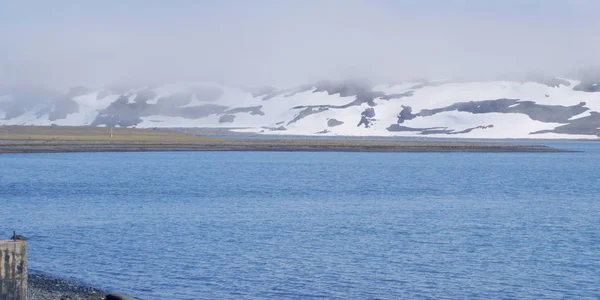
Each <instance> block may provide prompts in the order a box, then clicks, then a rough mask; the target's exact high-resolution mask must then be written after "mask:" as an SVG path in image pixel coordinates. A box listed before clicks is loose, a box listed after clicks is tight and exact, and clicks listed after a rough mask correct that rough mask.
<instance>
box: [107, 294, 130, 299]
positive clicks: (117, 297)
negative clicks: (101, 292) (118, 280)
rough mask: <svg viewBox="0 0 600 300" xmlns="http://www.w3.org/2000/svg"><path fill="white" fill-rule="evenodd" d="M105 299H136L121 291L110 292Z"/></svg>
mask: <svg viewBox="0 0 600 300" xmlns="http://www.w3.org/2000/svg"><path fill="white" fill-rule="evenodd" d="M105 300H135V298H132V297H129V296H127V295H123V294H120V293H110V294H108V295H106V298H105Z"/></svg>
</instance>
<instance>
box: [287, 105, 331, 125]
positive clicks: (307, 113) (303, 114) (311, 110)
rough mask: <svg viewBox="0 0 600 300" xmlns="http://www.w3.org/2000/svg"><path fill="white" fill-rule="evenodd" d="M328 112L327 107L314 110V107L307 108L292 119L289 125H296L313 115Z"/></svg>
mask: <svg viewBox="0 0 600 300" xmlns="http://www.w3.org/2000/svg"><path fill="white" fill-rule="evenodd" d="M326 110H328V108H326V107H317V108H313V107H307V108H305V109H303V110H301V111H300V112H299V113H298V114H297V115H296V117H294V119H292V120H291V121H289V122H288V123H287V124H288V125H290V124H292V123H296V122H298V121H299V120H302V119H303V118H306V117H308V116H310V115H313V114H318V113H322V112H324V111H326Z"/></svg>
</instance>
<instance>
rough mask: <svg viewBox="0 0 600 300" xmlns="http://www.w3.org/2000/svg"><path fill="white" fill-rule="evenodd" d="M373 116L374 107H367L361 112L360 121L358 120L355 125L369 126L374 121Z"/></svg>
mask: <svg viewBox="0 0 600 300" xmlns="http://www.w3.org/2000/svg"><path fill="white" fill-rule="evenodd" d="M373 118H375V109H374V108H372V107H369V108H367V109H365V110H364V111H363V112H362V113H361V118H360V122H358V125H356V126H357V127H360V126H361V125H365V128H369V127H371V124H372V122H373V121H374V120H373Z"/></svg>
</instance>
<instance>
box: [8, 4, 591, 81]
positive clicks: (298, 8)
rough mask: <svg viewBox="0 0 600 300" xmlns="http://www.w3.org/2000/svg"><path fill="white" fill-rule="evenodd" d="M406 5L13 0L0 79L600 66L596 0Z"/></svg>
mask: <svg viewBox="0 0 600 300" xmlns="http://www.w3.org/2000/svg"><path fill="white" fill-rule="evenodd" d="M415 2H417V1H353V0H350V1H341V0H340V1H335V0H333V1H317V0H315V1H175V2H172V3H171V2H166V1H133V0H132V1H123V2H121V1H104V2H92V1H82V2H73V1H53V2H52V3H51V4H49V3H50V2H47V1H44V2H42V1H30V2H25V1H24V2H22V3H17V4H8V5H7V6H8V7H7V9H6V10H4V12H3V13H0V17H5V18H3V19H4V21H0V22H4V23H5V24H1V23H0V25H5V26H0V27H2V28H3V29H0V46H1V47H0V48H2V50H0V82H2V84H0V86H1V85H42V86H46V87H62V88H66V87H69V86H74V85H91V86H101V85H106V84H111V83H115V82H121V81H133V82H149V81H150V82H174V81H182V80H218V81H224V82H229V83H234V84H239V85H279V86H286V85H295V84H302V83H306V82H312V81H315V80H320V79H333V80H335V79H342V78H366V79H370V80H373V81H398V80H403V79H409V78H416V77H421V78H422V77H475V76H495V75H497V74H516V73H524V72H531V71H535V72H540V73H552V74H553V75H563V74H566V73H569V72H574V71H576V70H578V69H580V68H586V67H590V66H595V65H598V64H599V63H600V42H599V41H598V39H597V38H595V36H596V35H595V33H597V32H599V31H600V26H599V25H600V21H598V20H597V18H596V17H595V16H594V15H593V14H591V13H590V11H598V9H599V8H600V3H599V2H597V1H571V2H567V1H558V0H556V1H553V0H550V1H504V2H503V4H498V3H495V2H492V1H420V2H418V3H416V4H415ZM485 2H488V3H487V4H485ZM498 2H499V1H498ZM45 11H47V12H45Z"/></svg>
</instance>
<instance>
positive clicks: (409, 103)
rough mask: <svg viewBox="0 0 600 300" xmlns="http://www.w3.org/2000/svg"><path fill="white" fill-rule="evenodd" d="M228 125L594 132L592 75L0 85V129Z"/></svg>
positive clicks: (301, 130)
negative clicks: (250, 86)
mask: <svg viewBox="0 0 600 300" xmlns="http://www.w3.org/2000/svg"><path fill="white" fill-rule="evenodd" d="M53 124H56V125H65V126H80V125H85V126H125V127H129V126H136V127H142V128H153V127H231V128H236V129H235V130H238V131H243V132H253V133H264V134H294V135H296V134H298V135H315V134H321V135H348V136H427V137H455V138H460V137H464V138H594V139H595V138H598V136H599V134H600V129H599V128H600V81H594V80H570V79H561V78H544V79H541V80H540V79H535V80H528V81H468V82H465V81H438V82H427V81H416V82H402V83H397V84H385V85H370V84H366V83H364V82H359V81H342V82H333V81H323V82H318V83H315V84H309V85H304V86H300V87H296V88H291V89H284V90H278V89H273V88H263V89H256V90H245V89H240V88H234V87H229V86H224V85H220V84H216V83H177V84H167V85H161V86H152V87H136V88H129V87H127V88H124V87H113V88H106V89H101V90H91V89H87V88H83V87H78V88H73V89H71V90H70V91H69V92H67V93H57V92H53V91H47V90H36V89H6V90H0V125H53Z"/></svg>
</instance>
